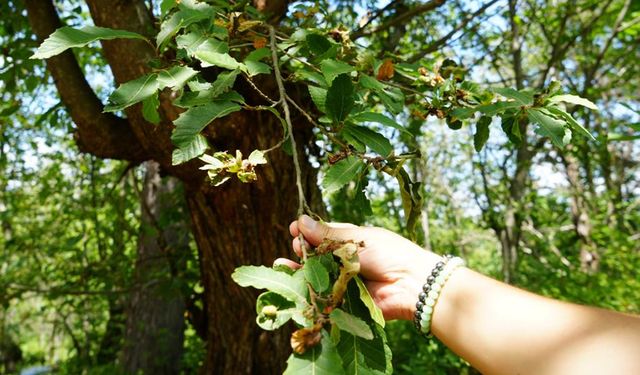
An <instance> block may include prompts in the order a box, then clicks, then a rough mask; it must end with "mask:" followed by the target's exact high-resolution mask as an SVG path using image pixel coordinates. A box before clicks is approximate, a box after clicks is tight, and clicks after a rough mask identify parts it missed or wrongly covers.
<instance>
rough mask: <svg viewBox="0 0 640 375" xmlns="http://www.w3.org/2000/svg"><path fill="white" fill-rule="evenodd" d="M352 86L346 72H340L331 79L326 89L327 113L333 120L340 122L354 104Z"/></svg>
mask: <svg viewBox="0 0 640 375" xmlns="http://www.w3.org/2000/svg"><path fill="white" fill-rule="evenodd" d="M354 90H355V89H354V86H353V83H352V82H351V78H350V77H349V75H347V74H341V75H339V76H338V77H336V78H335V79H334V80H333V83H332V84H331V87H330V88H329V90H328V91H327V100H326V104H325V105H326V109H327V115H329V117H330V118H331V119H332V120H333V121H334V122H335V123H339V122H342V120H344V119H345V118H346V117H347V116H348V115H349V112H351V109H352V108H353V105H354V102H355V100H354V93H355V92H354Z"/></svg>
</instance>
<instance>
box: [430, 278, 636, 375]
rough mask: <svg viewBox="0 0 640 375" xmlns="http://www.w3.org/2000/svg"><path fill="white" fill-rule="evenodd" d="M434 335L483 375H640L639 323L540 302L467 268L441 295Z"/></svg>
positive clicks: (606, 313) (620, 316)
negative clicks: (608, 374)
mask: <svg viewBox="0 0 640 375" xmlns="http://www.w3.org/2000/svg"><path fill="white" fill-rule="evenodd" d="M432 331H433V333H434V334H435V335H436V336H437V337H438V338H439V339H440V340H442V342H444V343H445V344H446V345H447V346H448V347H449V348H451V349H452V350H453V351H454V352H456V353H457V354H459V355H460V356H461V357H463V358H465V359H466V360H467V361H469V362H470V363H471V364H472V365H473V366H474V367H476V368H478V369H479V370H480V371H482V372H483V373H486V374H570V373H580V374H586V373H597V374H602V373H615V374H626V373H629V374H632V373H635V374H637V373H640V319H638V318H636V317H631V316H627V315H623V314H619V313H615V312H610V311H606V310H601V309H596V308H590V307H585V306H579V305H574V304H569V303H564V302H559V301H555V300H551V299H548V298H544V297H540V296H537V295H535V294H531V293H528V292H525V291H523V290H520V289H517V288H513V287H511V286H508V285H506V284H503V283H500V282H498V281H495V280H493V279H490V278H488V277H485V276H483V275H480V274H478V273H476V272H473V271H471V270H469V269H465V268H463V269H460V270H458V271H457V272H455V273H454V275H453V276H452V277H451V278H450V279H449V281H448V282H447V284H446V286H445V288H444V289H443V291H442V294H441V295H440V298H439V300H438V302H437V304H436V308H435V309H434V315H433V321H432Z"/></svg>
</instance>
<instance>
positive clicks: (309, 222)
mask: <svg viewBox="0 0 640 375" xmlns="http://www.w3.org/2000/svg"><path fill="white" fill-rule="evenodd" d="M300 221H301V222H302V225H303V226H304V227H305V228H307V229H308V230H310V231H314V230H315V229H316V227H317V226H318V222H317V221H315V220H313V219H312V218H311V217H310V216H307V215H302V216H301V217H300Z"/></svg>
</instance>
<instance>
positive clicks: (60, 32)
mask: <svg viewBox="0 0 640 375" xmlns="http://www.w3.org/2000/svg"><path fill="white" fill-rule="evenodd" d="M117 38H124V39H142V40H146V38H145V37H143V36H142V35H140V34H137V33H133V32H131V31H126V30H115V29H108V28H105V27H96V26H86V27H83V28H81V29H76V28H73V27H69V26H65V27H61V28H59V29H57V30H56V31H54V32H53V34H51V35H49V37H48V38H47V39H45V40H44V41H43V42H42V44H41V45H40V47H38V49H37V50H36V52H35V53H34V54H33V56H31V58H32V59H46V58H49V57H51V56H55V55H58V54H60V53H62V52H64V51H66V50H67V49H69V48H75V47H83V46H86V45H87V44H89V43H91V42H95V41H97V40H111V39H117Z"/></svg>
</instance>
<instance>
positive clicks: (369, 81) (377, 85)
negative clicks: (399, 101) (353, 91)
mask: <svg viewBox="0 0 640 375" xmlns="http://www.w3.org/2000/svg"><path fill="white" fill-rule="evenodd" d="M358 82H359V83H360V86H362V87H364V88H365V89H369V90H373V91H376V92H380V91H384V89H385V86H384V84H383V83H382V82H380V81H378V80H377V79H375V78H373V77H370V76H368V75H366V74H360V80H359V81H358Z"/></svg>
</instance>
